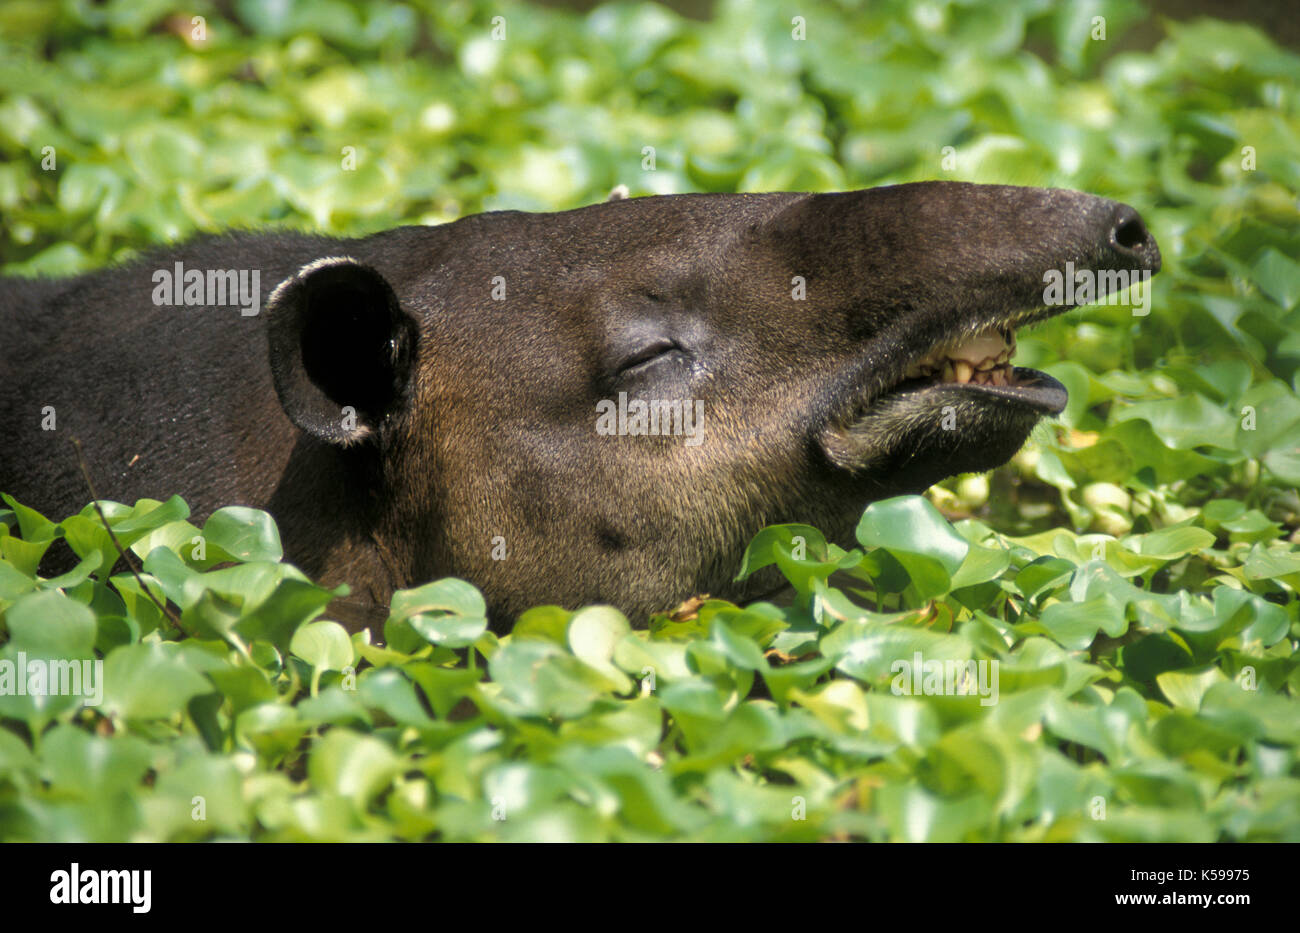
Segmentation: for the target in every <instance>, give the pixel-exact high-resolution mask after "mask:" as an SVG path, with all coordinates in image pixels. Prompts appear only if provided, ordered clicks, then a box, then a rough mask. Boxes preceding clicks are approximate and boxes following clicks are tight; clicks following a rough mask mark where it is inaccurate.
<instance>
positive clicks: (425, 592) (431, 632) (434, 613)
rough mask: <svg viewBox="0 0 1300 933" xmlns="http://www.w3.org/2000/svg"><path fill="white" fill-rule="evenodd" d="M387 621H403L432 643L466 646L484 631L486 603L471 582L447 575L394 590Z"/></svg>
mask: <svg viewBox="0 0 1300 933" xmlns="http://www.w3.org/2000/svg"><path fill="white" fill-rule="evenodd" d="M388 621H389V622H390V623H394V624H396V623H400V622H405V623H407V624H408V625H409V626H410V627H411V628H412V629H413V630H414V631H415V632H416V633H417V634H419V635H420V637H422V638H424V639H425V640H426V641H429V642H431V643H432V644H435V645H442V646H444V647H447V648H466V647H469V646H470V645H472V644H474V642H475V641H477V640H478V638H479V637H480V636H481V635H482V634H483V633H484V632H485V631H487V605H486V604H485V603H484V602H483V595H482V594H481V593H479V591H478V590H476V589H475V588H474V587H473V586H472V585H471V584H469V583H466V582H465V581H464V580H457V579H454V578H452V577H448V578H445V579H442V580H435V581H433V582H432V583H426V584H425V585H424V586H420V587H416V588H415V589H411V590H399V591H398V592H396V593H394V594H393V600H392V607H391V611H390V614H389V617H388ZM390 640H391V639H390ZM399 650H400V649H399Z"/></svg>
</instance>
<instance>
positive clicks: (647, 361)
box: [618, 337, 682, 376]
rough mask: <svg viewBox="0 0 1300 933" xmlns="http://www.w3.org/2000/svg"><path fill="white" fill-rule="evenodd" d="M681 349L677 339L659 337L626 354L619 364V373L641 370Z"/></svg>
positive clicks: (631, 372)
mask: <svg viewBox="0 0 1300 933" xmlns="http://www.w3.org/2000/svg"><path fill="white" fill-rule="evenodd" d="M681 349H682V348H681V347H680V346H678V344H677V342H676V341H674V340H670V339H668V338H667V337H657V338H655V339H654V340H653V341H651V342H649V343H646V344H643V345H642V346H640V347H639V348H637V349H636V350H634V351H633V352H632V353H630V354H629V355H628V356H626V357H625V358H624V359H623V360H622V361H621V362H620V363H619V364H618V373H619V375H620V376H622V375H629V374H633V373H637V372H641V371H643V370H644V369H648V368H649V367H651V366H653V365H654V364H655V363H656V362H658V361H659V360H662V359H664V358H666V357H671V356H674V355H676V354H679V353H680V352H681Z"/></svg>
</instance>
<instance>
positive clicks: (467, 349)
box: [0, 182, 1160, 627]
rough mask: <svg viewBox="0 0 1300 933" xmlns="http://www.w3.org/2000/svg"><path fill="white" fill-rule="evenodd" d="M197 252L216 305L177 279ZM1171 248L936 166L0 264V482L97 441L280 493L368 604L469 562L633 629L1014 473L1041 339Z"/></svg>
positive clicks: (294, 526)
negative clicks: (1028, 349)
mask: <svg viewBox="0 0 1300 933" xmlns="http://www.w3.org/2000/svg"><path fill="white" fill-rule="evenodd" d="M173 268H174V269H176V270H178V275H179V276H180V277H181V278H182V279H183V280H184V281H185V283H186V291H185V294H186V295H187V296H188V294H189V290H188V285H189V284H190V283H191V278H190V276H191V273H193V274H194V275H196V276H197V280H195V289H196V291H195V292H194V294H195V295H197V296H198V299H199V300H197V301H195V302H194V303H193V304H191V303H190V302H189V301H188V300H187V301H185V302H184V303H183V306H178V305H177V303H176V302H172V303H166V302H162V303H160V302H159V300H158V296H159V293H160V292H159V290H160V288H161V286H160V285H159V284H158V281H159V279H158V276H159V274H160V272H161V271H165V270H170V269H173ZM1159 268H1160V253H1159V250H1158V248H1157V247H1156V243H1155V240H1154V239H1153V238H1152V236H1151V234H1150V232H1149V231H1148V230H1147V227H1146V225H1145V224H1144V223H1143V221H1142V219H1141V218H1140V217H1139V216H1138V214H1137V212H1136V211H1134V210H1133V209H1132V208H1130V207H1128V206H1126V205H1122V204H1116V203H1115V202H1112V201H1108V200H1106V199H1103V198H1098V197H1093V196H1090V195H1086V194H1081V193H1077V192H1071V191H1058V190H1045V189H1035V188H1015V187H1005V186H981V185H968V184H959V183H946V182H926V183H919V184H910V185H899V186H894V187H886V188H876V189H871V190H866V191H854V192H846V193H838V194H793V193H778V194H730V195H677V196H663V197H648V198H635V199H630V200H621V201H614V202H609V203H604V204H598V205H593V206H591V207H586V208H582V209H579V210H574V211H567V212H563V213H557V214H525V213H519V212H500V213H491V214H482V215H476V216H471V217H466V218H464V219H462V220H460V221H457V222H456V223H452V224H447V225H445V226H439V227H405V228H400V229H396V230H391V231H388V232H386V233H380V234H377V235H374V236H370V237H366V238H364V239H355V240H334V239H328V238H322V237H310V236H300V235H291V234H261V235H257V234H249V235H246V234H239V235H232V236H223V237H207V238H201V239H198V240H194V241H191V242H189V243H185V244H181V245H179V246H176V247H172V248H170V249H167V250H165V251H160V252H158V253H155V254H152V255H149V256H146V257H144V258H143V259H141V260H138V261H136V262H134V263H131V264H129V265H126V266H122V267H118V268H112V269H107V270H103V271H100V272H96V273H92V274H90V275H87V276H83V277H80V278H75V279H69V280H60V281H26V280H13V279H9V280H4V282H3V285H2V286H0V288H2V289H3V296H4V305H3V309H2V310H0V314H2V315H3V317H0V326H2V327H3V342H4V345H5V348H6V353H5V355H4V360H5V363H4V365H5V366H6V367H8V368H9V369H10V370H12V371H11V372H6V373H4V374H3V379H0V382H3V384H4V385H6V386H7V387H11V388H8V389H7V390H6V392H5V393H4V394H3V395H2V396H0V431H3V433H4V436H5V437H7V438H9V439H11V442H10V443H8V444H6V445H5V446H4V448H3V449H2V450H0V489H3V490H4V491H8V492H11V493H12V494H14V495H15V496H16V497H17V498H18V500H19V501H21V502H24V503H25V504H29V505H31V506H33V507H36V508H38V509H41V510H43V511H45V512H48V513H52V514H55V515H60V516H61V515H62V514H64V513H67V512H70V511H72V510H75V509H77V508H79V507H80V506H81V505H82V504H84V502H85V501H86V500H87V499H88V498H89V494H88V492H87V490H86V489H85V487H84V484H83V481H82V479H81V477H80V473H79V470H78V468H77V465H76V459H75V455H74V454H73V452H72V451H71V448H70V446H69V445H68V444H67V439H68V438H69V437H71V436H74V435H75V436H77V437H79V438H80V439H81V440H82V442H83V447H84V450H85V453H86V457H87V460H88V461H89V464H90V468H91V471H92V474H93V475H94V477H95V480H96V483H97V486H98V489H99V492H100V494H101V495H103V496H105V497H108V498H113V499H119V500H126V501H133V500H134V499H135V498H137V497H144V496H151V497H160V496H166V495H169V494H171V493H174V492H179V493H180V494H181V495H183V496H185V497H186V498H187V500H188V501H189V502H190V503H191V505H192V507H193V508H194V511H195V512H196V513H197V514H198V515H200V516H202V515H203V514H204V513H206V512H209V511H211V510H213V509H215V508H217V507H219V506H221V505H226V504H235V503H241V504H248V505H254V506H259V507H264V508H267V509H269V510H270V511H271V512H272V513H273V514H274V515H275V517H276V519H277V520H278V522H279V524H280V526H281V530H282V535H283V537H284V542H285V549H286V553H287V555H288V557H289V558H290V559H292V560H294V561H296V562H298V563H299V564H300V565H301V566H303V568H304V569H305V570H307V571H308V572H309V573H312V574H314V575H317V576H320V577H323V578H324V579H325V580H326V581H327V582H336V581H346V582H349V583H351V584H353V586H354V589H357V590H359V591H360V596H361V597H362V598H364V599H366V600H369V601H373V602H374V603H375V604H377V605H383V604H384V603H386V601H387V599H388V597H389V596H390V595H391V593H392V591H393V589H394V588H397V587H404V586H411V585H415V584H417V583H420V582H423V581H425V580H428V579H432V578H435V577H438V576H444V575H455V576H461V577H465V578H466V579H469V580H470V581H472V582H473V583H475V584H476V585H478V586H479V587H480V588H481V589H482V590H483V592H484V593H485V595H486V596H487V598H488V601H489V606H490V608H491V611H492V613H493V621H494V624H495V625H497V626H498V627H500V626H508V625H509V623H510V621H511V618H512V616H513V615H514V614H515V613H517V612H518V611H520V610H522V609H524V608H526V607H528V606H531V605H535V604H541V603H558V604H562V605H566V606H570V607H576V606H578V605H581V604H585V603H592V602H606V603H613V604H614V605H616V606H619V607H620V608H622V609H623V610H625V611H626V612H628V613H629V614H630V615H631V616H633V617H634V618H638V619H643V618H644V617H645V616H647V615H648V614H649V613H651V612H654V611H657V610H662V609H665V608H669V607H671V606H672V605H674V604H675V603H676V602H678V601H680V600H681V599H684V598H686V597H688V596H691V595H694V594H697V593H701V592H709V593H712V594H714V595H719V596H725V597H729V598H732V599H745V598H749V597H752V596H755V595H758V594H760V593H761V592H762V591H763V590H764V588H765V587H770V586H771V585H772V584H773V581H772V580H770V579H764V578H763V577H762V575H759V576H757V577H755V578H753V579H751V580H750V581H747V582H746V584H745V585H743V586H742V585H738V584H736V583H734V582H733V578H734V576H735V573H736V570H737V568H738V565H739V559H740V555H741V554H742V553H743V550H744V547H745V545H746V543H747V542H748V541H749V540H750V538H751V537H752V536H753V535H754V534H755V533H756V532H757V531H758V530H759V529H760V528H761V527H763V526H764V525H766V524H771V523H776V522H795V521H797V522H806V523H810V524H813V525H817V526H819V527H821V528H823V529H824V530H825V531H827V532H828V534H830V535H831V536H832V537H838V538H846V537H849V536H850V531H851V529H852V527H853V524H854V522H855V521H856V519H857V517H858V515H859V514H860V512H861V509H862V508H863V506H864V505H865V504H866V503H868V502H869V501H871V500H873V499H876V498H880V497H882V496H886V495H892V494H896V493H899V492H904V491H919V490H921V489H924V488H925V487H926V486H928V485H930V484H931V483H933V482H935V481H936V480H938V479H941V478H943V477H945V476H950V475H952V474H955V473H960V472H967V471H973V470H983V469H987V468H989V467H992V466H995V465H997V464H999V463H1002V462H1004V461H1005V460H1006V459H1007V458H1009V457H1010V456H1011V455H1012V454H1013V453H1014V452H1015V451H1016V450H1017V449H1018V448H1019V447H1020V445H1021V444H1023V443H1024V440H1025V438H1026V437H1027V436H1028V434H1029V431H1030V429H1031V428H1032V427H1033V425H1034V424H1035V423H1036V422H1037V421H1038V420H1039V419H1040V418H1041V417H1043V416H1044V415H1050V414H1054V413H1058V412H1059V411H1060V410H1061V409H1062V408H1063V407H1064V404H1065V400H1066V395H1065V389H1064V388H1063V387H1062V386H1061V385H1060V383H1059V382H1057V381H1056V380H1054V379H1052V378H1050V377H1049V376H1047V375H1046V374H1043V373H1040V372H1037V371H1035V370H1031V369H1026V368H1023V367H1018V366H1015V365H1014V361H1013V353H1014V348H1015V331H1016V329H1017V328H1019V327H1022V326H1025V325H1027V324H1032V323H1033V322H1035V321H1038V320H1042V319H1044V318H1046V317H1049V316H1051V315H1053V314H1057V313H1061V312H1063V311H1065V310H1067V309H1068V308H1070V307H1072V306H1074V305H1077V304H1081V303H1087V302H1089V301H1093V300H1096V299H1098V298H1104V297H1107V296H1112V295H1115V294H1117V293H1118V292H1120V291H1123V290H1124V289H1127V288H1128V287H1129V286H1130V285H1134V284H1138V285H1143V286H1144V285H1145V283H1146V281H1147V280H1148V279H1149V277H1150V275H1151V274H1153V273H1155V272H1157V271H1158V270H1159ZM181 270H188V271H183V272H182V271H181ZM232 271H233V272H235V273H239V272H245V273H250V275H249V276H248V277H247V278H248V280H249V281H254V280H257V281H261V282H264V283H268V288H269V287H270V284H271V283H275V288H274V291H273V293H272V294H271V295H270V296H269V297H267V298H266V299H265V306H264V309H262V310H261V313H252V314H249V313H246V312H247V309H245V311H244V312H241V310H239V309H236V308H234V307H231V306H230V305H231V302H222V301H221V300H219V298H214V294H215V293H214V292H213V291H212V289H211V288H205V286H210V285H211V284H212V282H213V273H214V272H215V273H218V275H217V279H218V283H219V281H220V275H221V274H222V273H225V272H232ZM253 272H256V273H257V275H256V277H255V278H254V277H252V276H251V273H253ZM164 277H166V276H164ZM236 279H238V276H237V275H236ZM231 281H235V280H233V279H232V280H231ZM1137 292H1138V289H1137V288H1134V290H1133V292H1132V293H1131V294H1133V295H1136V294H1137ZM163 294H164V297H166V295H168V294H170V293H167V292H163ZM176 294H179V291H178V292H176ZM49 407H53V409H54V410H56V411H57V412H58V425H59V427H58V430H56V431H48V430H42V429H41V421H42V413H43V412H44V411H45V410H46V409H47V408H49ZM379 618H382V613H381V614H380V616H379Z"/></svg>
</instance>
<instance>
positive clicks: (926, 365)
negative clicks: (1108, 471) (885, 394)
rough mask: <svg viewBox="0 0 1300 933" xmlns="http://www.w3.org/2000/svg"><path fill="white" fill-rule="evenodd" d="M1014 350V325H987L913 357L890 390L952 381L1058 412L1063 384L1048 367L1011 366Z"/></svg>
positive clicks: (961, 387)
mask: <svg viewBox="0 0 1300 933" xmlns="http://www.w3.org/2000/svg"><path fill="white" fill-rule="evenodd" d="M1015 352H1016V334H1015V330H1014V329H1013V328H1012V327H1011V326H1010V325H1006V324H1001V325H994V326H992V327H988V328H986V329H985V330H982V331H980V332H979V333H977V334H975V335H974V336H973V337H967V338H965V339H963V340H962V341H960V342H959V343H956V344H947V345H941V346H938V347H935V348H934V349H932V350H930V351H929V352H928V353H927V354H926V355H925V356H923V357H921V358H920V359H917V360H914V361H913V362H912V363H911V365H909V366H908V368H907V370H906V372H905V373H904V375H903V380H902V382H900V383H899V384H898V385H896V386H894V388H893V390H892V391H891V394H895V393H905V392H918V391H926V390H929V389H934V388H937V387H943V388H945V389H947V388H950V387H953V388H957V389H959V390H963V391H971V392H978V393H983V394H986V395H992V396H996V397H998V398H1002V399H1006V400H1009V401H1016V402H1020V403H1022V404H1025V405H1027V406H1030V407H1032V408H1035V409H1038V410H1040V411H1043V412H1045V413H1048V414H1053V415H1057V414H1060V413H1061V412H1062V411H1063V410H1064V409H1065V405H1066V402H1068V401H1069V395H1068V393H1067V392H1066V390H1065V386H1063V385H1061V383H1060V382H1058V381H1057V380H1055V379H1053V378H1052V377H1051V376H1049V375H1047V373H1043V372H1039V371H1038V370H1036V369H1029V368H1026V367H1022V366H1013V365H1012V364H1011V359H1012V357H1013V356H1014V355H1015Z"/></svg>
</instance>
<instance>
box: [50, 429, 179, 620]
mask: <svg viewBox="0 0 1300 933" xmlns="http://www.w3.org/2000/svg"><path fill="white" fill-rule="evenodd" d="M72 446H73V447H75V448H76V450H77V465H78V466H79V467H81V476H82V478H83V479H85V481H86V488H87V489H89V490H90V504H91V505H93V506H94V507H95V511H96V512H97V513H98V514H99V520H100V521H101V522H103V523H104V530H105V531H107V532H108V536H109V538H110V539H112V541H113V546H114V547H115V548H117V553H119V554H121V555H122V560H124V561H126V567H127V569H128V570H130V571H131V573H132V575H133V576H134V577H135V582H136V583H138V584H140V589H141V590H143V591H144V595H146V596H148V597H149V601H150V602H152V603H153V604H154V605H155V606H157V607H158V610H159V611H160V612H161V613H162V614H163V615H164V616H166V617H167V620H168V621H169V622H171V624H172V625H173V626H175V627H176V630H177V631H178V632H180V633H181V634H182V635H189V634H190V633H189V632H187V631H185V628H184V627H183V626H182V625H181V620H180V617H179V616H177V615H176V613H175V612H174V611H173V610H172V609H171V608H170V607H168V606H167V605H166V604H165V603H161V602H159V601H158V597H157V596H154V595H153V591H152V590H150V589H149V587H148V585H147V584H146V583H145V582H144V578H143V577H141V576H140V571H139V570H137V569H136V567H135V561H133V560H131V555H129V554H127V552H126V548H124V547H122V542H121V541H119V540H117V535H116V534H114V533H113V529H112V528H111V527H109V524H108V516H107V515H105V514H104V510H103V508H102V507H100V504H99V495H98V493H96V492H95V484H94V483H92V482H91V481H90V470H89V469H88V468H87V467H86V458H85V455H83V454H82V452H81V440H80V439H79V438H76V437H74V438H73V439H72ZM112 569H113V568H112V567H108V568H106V570H105V572H108V571H110V570H112Z"/></svg>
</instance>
